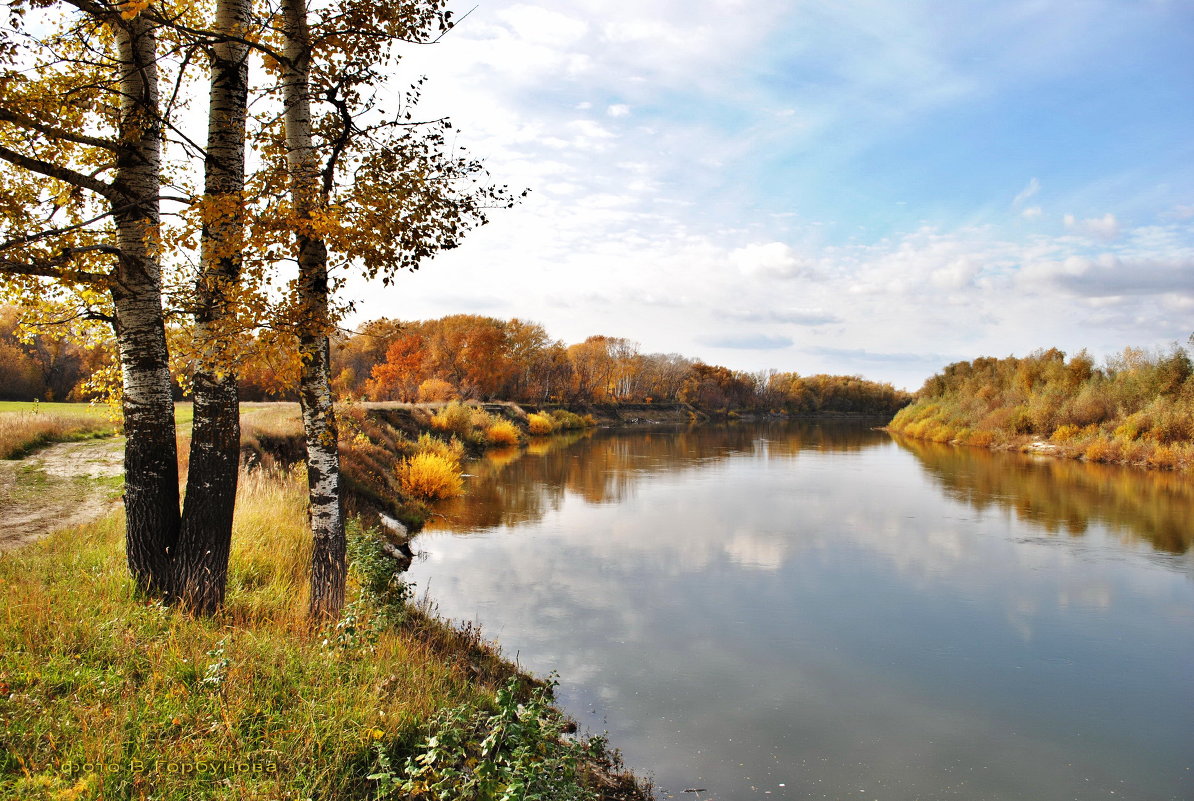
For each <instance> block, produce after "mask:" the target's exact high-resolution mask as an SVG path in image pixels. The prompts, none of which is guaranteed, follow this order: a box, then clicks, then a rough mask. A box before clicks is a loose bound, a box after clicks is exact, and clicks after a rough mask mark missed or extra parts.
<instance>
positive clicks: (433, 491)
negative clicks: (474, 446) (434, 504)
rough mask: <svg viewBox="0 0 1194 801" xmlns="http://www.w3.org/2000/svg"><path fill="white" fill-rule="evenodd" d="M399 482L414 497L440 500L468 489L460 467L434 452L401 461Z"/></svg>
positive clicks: (404, 490)
mask: <svg viewBox="0 0 1194 801" xmlns="http://www.w3.org/2000/svg"><path fill="white" fill-rule="evenodd" d="M398 485H399V486H400V487H401V488H402V491H403V492H404V493H406V495H407V496H409V497H411V498H417V499H419V500H424V501H436V500H442V499H443V498H454V497H456V496H457V495H460V494H462V493H463V492H464V481H463V480H462V479H461V477H460V468H459V466H458V465H457V464H456V463H455V462H453V461H451V460H450V459H445V458H444V457H442V456H439V455H436V454H433V453H418V454H415V455H414V456H412V457H410V458H409V459H404V460H403V461H402V462H400V463H399V464H398Z"/></svg>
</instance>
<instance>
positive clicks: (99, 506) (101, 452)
mask: <svg viewBox="0 0 1194 801" xmlns="http://www.w3.org/2000/svg"><path fill="white" fill-rule="evenodd" d="M123 455H124V439H123V438H112V439H105V440H88V441H86V442H63V443H59V444H57V445H51V446H50V447H48V448H44V449H42V450H40V451H38V452H37V453H35V454H33V455H32V456H28V457H26V458H24V459H20V460H0V551H5V550H9V549H11V548H17V547H20V546H22V545H26V544H28V543H30V542H34V541H35V540H38V539H41V538H42V537H44V536H45V535H47V534H49V533H51V532H53V531H58V530H60V529H64V528H69V527H71V526H77V525H79V524H80V523H86V522H88V521H91V520H94V519H96V518H97V517H100V516H102V515H104V514H106V513H107V512H109V511H110V510H111V509H113V508H115V507H116V506H117V505H118V504H119V502H120V497H119V496H120V478H121V475H122V474H123Z"/></svg>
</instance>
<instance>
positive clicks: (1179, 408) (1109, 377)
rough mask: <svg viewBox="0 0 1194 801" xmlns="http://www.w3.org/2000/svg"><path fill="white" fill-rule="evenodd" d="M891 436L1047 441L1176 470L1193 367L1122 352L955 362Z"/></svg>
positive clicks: (1188, 454)
mask: <svg viewBox="0 0 1194 801" xmlns="http://www.w3.org/2000/svg"><path fill="white" fill-rule="evenodd" d="M891 428H892V429H893V430H896V431H899V432H901V433H905V434H908V435H910V436H913V437H918V438H924V439H933V440H936V441H939V442H960V443H962V444H969V445H980V446H1000V445H1015V444H1017V443H1020V442H1023V441H1025V440H1036V441H1045V442H1047V443H1048V444H1049V445H1050V446H1051V447H1052V448H1053V449H1055V450H1058V451H1060V452H1062V453H1065V454H1067V455H1071V456H1075V457H1082V458H1086V459H1088V460H1090V461H1103V462H1129V463H1140V464H1145V463H1147V464H1150V465H1153V466H1157V467H1170V468H1172V467H1181V466H1185V465H1188V464H1189V463H1190V462H1191V459H1192V458H1194V361H1192V360H1191V357H1190V353H1189V352H1188V351H1187V350H1186V349H1185V348H1182V347H1180V346H1178V345H1174V346H1173V347H1172V348H1170V349H1169V350H1157V351H1150V350H1146V349H1144V348H1135V347H1128V348H1125V349H1124V350H1123V351H1121V352H1120V353H1118V354H1115V355H1113V356H1111V357H1110V358H1108V359H1107V360H1106V362H1105V363H1104V364H1103V365H1098V364H1096V363H1095V361H1094V359H1093V358H1091V356H1090V354H1088V353H1087V352H1086V351H1084V350H1083V351H1080V352H1078V353H1076V354H1074V355H1073V356H1070V357H1068V358H1067V356H1066V354H1065V353H1064V352H1063V351H1061V350H1058V349H1057V348H1049V349H1047V350H1045V349H1042V350H1038V351H1035V352H1033V353H1031V354H1029V355H1028V356H1024V357H1016V356H1008V357H1006V358H1002V359H998V358H992V357H982V358H978V359H974V360H972V361H962V362H956V363H954V364H951V365H948V366H947V367H946V368H945V369H944V370H942V372H940V373H938V374H937V375H934V376H932V377H931V378H929V379H928V381H926V382H925V385H924V387H923V388H922V389H921V390H920V392H919V393H918V394H917V399H916V402H915V403H914V404H912V405H911V406H908V407H906V408H905V409H903V410H901V412H900V413H899V414H898V415H897V416H896V417H895V419H894V420H893V421H892V423H891Z"/></svg>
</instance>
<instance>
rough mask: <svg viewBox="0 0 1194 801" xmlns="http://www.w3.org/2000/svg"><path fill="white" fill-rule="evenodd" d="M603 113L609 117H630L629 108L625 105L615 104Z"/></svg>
mask: <svg viewBox="0 0 1194 801" xmlns="http://www.w3.org/2000/svg"><path fill="white" fill-rule="evenodd" d="M605 113H606V114H608V115H609V116H611V117H628V116H630V106H628V105H626V104H625V103H615V104H614V105H612V106H610V107H608V108H607V109H606V110H605Z"/></svg>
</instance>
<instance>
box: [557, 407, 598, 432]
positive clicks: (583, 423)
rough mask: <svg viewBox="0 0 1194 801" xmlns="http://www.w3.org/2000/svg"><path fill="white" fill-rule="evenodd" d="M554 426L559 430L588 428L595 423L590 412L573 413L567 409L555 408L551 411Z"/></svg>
mask: <svg viewBox="0 0 1194 801" xmlns="http://www.w3.org/2000/svg"><path fill="white" fill-rule="evenodd" d="M551 419H552V421H553V422H554V423H555V427H556V428H558V429H560V430H561V431H572V430H574V429H579V428H589V427H591V426H595V425H597V421H596V420H594V419H593V415H591V414H585V415H580V414H575V413H573V412H570V411H568V410H567V409H556V410H554V411H553V412H552V413H551Z"/></svg>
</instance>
